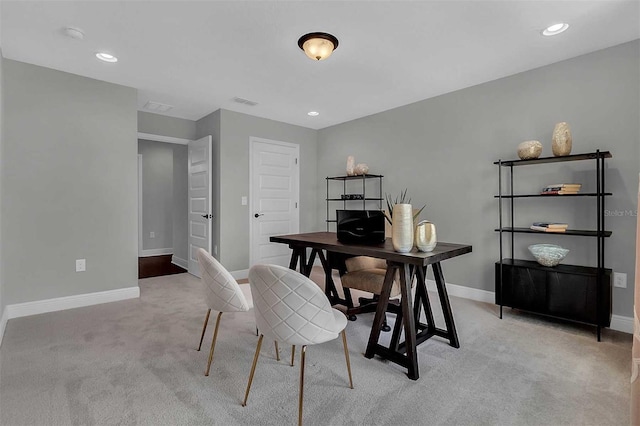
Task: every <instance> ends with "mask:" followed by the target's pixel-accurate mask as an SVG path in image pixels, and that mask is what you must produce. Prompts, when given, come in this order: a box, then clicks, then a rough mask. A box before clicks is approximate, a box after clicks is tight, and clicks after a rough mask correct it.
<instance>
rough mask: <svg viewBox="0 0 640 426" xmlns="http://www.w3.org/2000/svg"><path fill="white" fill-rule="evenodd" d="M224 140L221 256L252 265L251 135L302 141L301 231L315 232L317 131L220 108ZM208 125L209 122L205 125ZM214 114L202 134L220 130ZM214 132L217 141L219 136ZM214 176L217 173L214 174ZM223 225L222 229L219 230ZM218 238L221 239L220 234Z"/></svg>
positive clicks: (234, 266)
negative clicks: (246, 203) (245, 202)
mask: <svg viewBox="0 0 640 426" xmlns="http://www.w3.org/2000/svg"><path fill="white" fill-rule="evenodd" d="M219 117H220V118H219V126H218V127H217V129H219V130H218V131H219V142H218V143H216V142H214V145H217V146H218V147H216V148H215V149H214V156H215V157H216V158H219V159H220V160H219V163H218V160H214V164H216V165H217V167H219V169H218V173H219V175H218V183H216V182H215V181H214V187H215V186H217V185H218V186H219V187H220V188H219V203H220V204H219V208H218V209H219V213H218V214H217V216H218V217H219V223H218V224H216V226H215V227H214V228H215V229H216V230H218V232H219V244H218V247H219V252H218V255H219V258H220V261H221V263H222V264H224V265H225V267H226V268H227V269H229V270H231V271H233V270H242V269H247V268H248V267H249V220H250V212H249V208H248V207H249V206H243V205H241V204H240V198H241V197H242V196H247V197H248V196H249V138H250V137H251V136H255V137H261V138H266V139H272V140H278V141H283V142H290V143H295V144H299V145H300V231H301V232H305V231H311V230H316V229H317V227H318V225H317V223H318V220H317V217H316V210H317V207H316V202H317V201H316V198H317V197H316V194H317V191H318V188H321V187H322V185H320V184H319V183H318V181H317V172H316V150H317V135H318V133H317V131H315V130H312V129H307V128H304V127H300V126H293V125H290V124H286V123H281V122H278V121H273V120H267V119H264V118H258V117H253V116H250V115H247V114H241V113H237V112H232V111H227V110H220V112H219ZM205 123H206V125H205ZM216 124H217V123H216V115H215V113H214V114H212V115H210V116H207V117H205V118H203V119H202V120H200V121H199V122H198V137H202V136H205V135H207V134H212V133H215V132H216V127H215V126H216ZM215 138H216V137H215V136H214V140H215ZM214 179H215V177H214ZM218 227H219V228H218ZM216 239H218V238H217V237H216Z"/></svg>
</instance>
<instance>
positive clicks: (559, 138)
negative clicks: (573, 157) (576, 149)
mask: <svg viewBox="0 0 640 426" xmlns="http://www.w3.org/2000/svg"><path fill="white" fill-rule="evenodd" d="M572 141H573V137H572V136H571V128H570V127H569V124H568V123H565V122H564V121H563V122H562V123H558V124H556V127H554V128H553V136H552V137H551V151H553V155H555V156H556V157H563V156H565V155H569V154H571V142H572Z"/></svg>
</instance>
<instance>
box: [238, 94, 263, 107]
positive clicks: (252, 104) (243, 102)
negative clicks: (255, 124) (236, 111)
mask: <svg viewBox="0 0 640 426" xmlns="http://www.w3.org/2000/svg"><path fill="white" fill-rule="evenodd" d="M233 101H234V102H237V103H239V104H245V105H249V106H256V105H258V103H257V102H253V101H250V100H249V99H244V98H239V97H237V96H236V97H235V98H233Z"/></svg>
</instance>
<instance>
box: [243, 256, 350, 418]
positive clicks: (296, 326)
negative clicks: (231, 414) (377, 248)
mask: <svg viewBox="0 0 640 426" xmlns="http://www.w3.org/2000/svg"><path fill="white" fill-rule="evenodd" d="M249 285H250V286H251V293H252V296H253V302H254V313H255V316H256V324H257V326H258V330H260V337H259V338H258V345H257V347H256V353H255V355H254V357H253V365H252V366H251V373H250V374H249V382H248V383H247V390H246V392H245V396H244V401H243V403H242V405H243V406H246V405H247V399H248V397H249V390H250V389H251V382H252V381H253V375H254V373H255V370H256V364H257V362H258V357H259V356H260V346H261V344H262V339H263V337H264V336H267V338H270V339H273V340H276V341H279V342H284V343H288V344H290V345H294V347H295V345H302V350H301V353H300V395H299V400H298V424H302V401H303V396H304V365H305V356H306V348H307V346H308V345H316V344H319V343H324V342H328V341H330V340H334V339H336V338H337V337H338V335H339V334H342V343H343V345H344V355H345V359H346V363H347V372H348V374H349V386H350V387H351V389H353V380H352V377H351V364H350V361H349V349H348V347H347V336H346V334H345V331H344V330H345V327H346V326H347V318H346V317H345V316H344V314H343V313H342V312H340V311H338V310H336V309H333V308H332V307H331V304H330V303H329V300H328V299H327V296H325V294H324V293H323V292H322V290H321V289H320V287H318V286H317V285H316V283H314V282H313V281H311V280H310V279H309V278H307V277H305V276H304V275H302V274H300V273H298V272H296V271H293V270H291V269H287V268H285V267H282V266H276V265H255V266H253V267H252V268H251V270H250V271H249Z"/></svg>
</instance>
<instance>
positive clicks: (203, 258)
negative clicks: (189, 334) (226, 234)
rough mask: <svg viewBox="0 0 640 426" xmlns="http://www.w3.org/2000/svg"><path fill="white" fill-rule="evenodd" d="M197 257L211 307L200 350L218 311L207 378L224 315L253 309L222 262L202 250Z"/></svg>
mask: <svg viewBox="0 0 640 426" xmlns="http://www.w3.org/2000/svg"><path fill="white" fill-rule="evenodd" d="M196 255H197V257H198V263H199V264H200V274H201V279H202V285H203V287H204V292H205V296H206V299H207V305H208V306H209V310H208V311H207V316H206V317H205V319H204V325H203V326H202V335H201V336H200V345H199V346H198V350H200V348H201V347H202V340H203V339H204V333H205V331H206V330H207V323H208V322H209V315H210V314H211V310H212V309H213V310H214V311H218V317H217V319H216V326H215V329H214V331H213V339H212V340H211V349H210V350H209V361H208V362H207V370H206V371H205V373H204V375H205V376H208V375H209V368H210V367H211V361H213V351H214V350H215V347H216V339H217V338H218V327H219V326H220V317H221V316H222V313H223V312H246V311H248V310H249V309H250V308H251V305H250V303H249V302H248V301H247V298H246V297H244V294H243V293H242V290H241V289H240V286H239V285H238V282H237V281H236V280H235V278H233V276H231V274H230V273H229V271H227V270H226V269H225V267H224V266H222V265H221V264H220V262H218V261H217V260H216V259H215V258H214V257H213V256H211V255H210V254H209V253H207V251H206V250H204V249H202V248H200V249H198V252H197V254H196Z"/></svg>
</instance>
